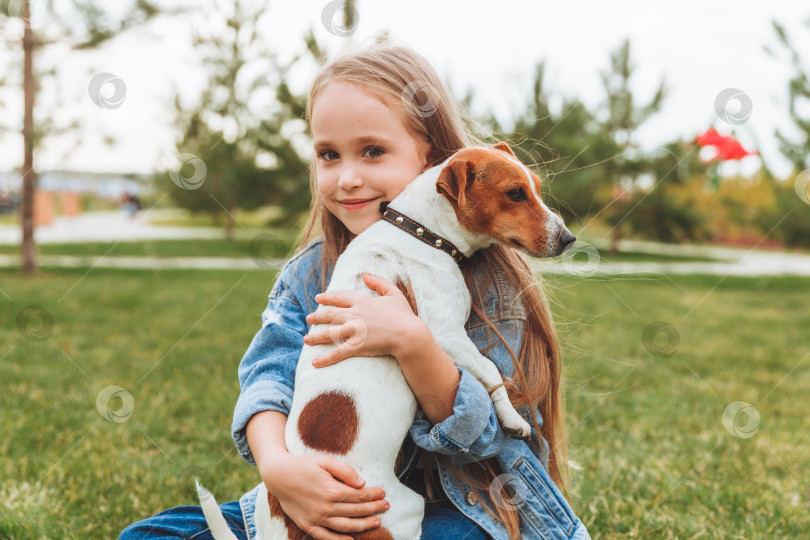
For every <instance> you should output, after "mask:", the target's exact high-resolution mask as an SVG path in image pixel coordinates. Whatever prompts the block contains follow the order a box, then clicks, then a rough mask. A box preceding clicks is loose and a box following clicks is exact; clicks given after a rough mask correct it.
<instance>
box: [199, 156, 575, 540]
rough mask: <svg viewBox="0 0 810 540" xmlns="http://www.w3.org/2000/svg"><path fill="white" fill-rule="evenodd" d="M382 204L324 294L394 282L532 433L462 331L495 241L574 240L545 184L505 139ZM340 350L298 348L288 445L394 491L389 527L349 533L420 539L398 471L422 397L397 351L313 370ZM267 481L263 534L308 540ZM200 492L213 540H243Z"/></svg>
mask: <svg viewBox="0 0 810 540" xmlns="http://www.w3.org/2000/svg"><path fill="white" fill-rule="evenodd" d="M381 209H382V210H383V219H381V220H380V221H378V222H376V223H374V224H373V225H371V226H370V227H368V229H366V230H365V231H364V232H363V233H362V234H360V235H358V236H357V237H356V238H355V239H354V240H353V241H352V242H351V243H350V244H349V245H348V247H347V248H346V250H345V252H344V253H343V254H342V255H341V256H340V257H339V258H338V260H337V263H336V265H335V268H334V271H333V274H332V279H331V282H330V283H329V287H328V288H327V291H346V290H350V291H355V292H359V293H361V294H365V295H368V296H372V295H376V294H377V293H376V292H374V291H371V290H370V289H368V287H366V285H365V283H364V282H363V277H362V276H363V273H364V272H368V273H370V274H373V275H375V276H380V277H383V278H385V279H388V280H389V281H391V282H393V283H396V284H397V286H398V287H399V288H400V289H401V290H402V291H403V293H405V295H406V296H407V297H408V299H409V301H410V303H411V306H412V307H413V308H414V312H415V313H416V314H417V315H418V316H419V317H420V318H421V319H422V320H423V321H424V322H425V324H426V325H427V326H428V328H430V331H431V333H432V334H433V336H434V338H435V339H436V341H437V342H438V344H439V345H440V346H441V347H442V349H444V351H445V352H446V353H447V355H448V356H449V357H450V358H451V359H452V360H453V362H454V363H455V364H456V365H458V366H461V367H463V368H464V369H466V370H468V371H469V372H470V373H471V374H472V375H473V376H474V377H475V378H476V379H478V380H479V381H480V382H481V383H482V384H483V385H484V387H485V388H486V389H487V390H488V391H490V395H491V396H492V401H493V403H494V406H495V410H496V412H497V415H498V419H499V421H500V423H501V425H502V426H503V430H504V432H505V433H506V434H507V435H509V436H511V437H516V438H527V437H529V434H530V428H529V424H528V423H527V422H526V421H525V420H524V419H523V418H522V417H521V416H520V414H518V412H517V411H515V409H514V407H513V406H512V404H511V403H510V401H509V397H508V396H507V393H506V389H505V388H504V386H503V378H502V377H501V374H500V372H499V371H498V369H497V367H496V366H495V364H494V363H493V362H492V361H490V360H489V359H488V358H486V357H484V356H482V355H481V353H479V352H478V349H477V348H476V346H475V344H474V343H473V342H472V341H471V340H470V338H469V337H468V336H467V333H466V331H465V330H464V324H465V322H466V321H467V318H468V317H469V314H470V302H471V298H470V293H469V290H468V289H467V286H466V284H465V283H464V278H463V277H462V274H461V270H460V268H459V264H460V263H461V261H463V260H464V258H466V257H470V256H471V255H472V254H473V253H474V252H475V251H476V250H478V249H481V248H484V247H487V246H489V245H491V244H493V243H494V242H499V243H501V244H503V245H506V246H510V247H513V248H518V249H520V250H522V251H524V252H526V253H528V254H529V255H532V256H534V257H553V256H556V255H560V254H561V253H562V252H563V251H564V250H565V249H566V248H568V247H570V246H571V245H572V244H573V242H574V241H575V240H576V238H575V237H574V235H573V234H571V232H570V231H568V229H566V227H565V225H564V224H563V221H562V219H561V218H560V217H559V216H558V215H556V214H555V213H553V212H552V211H551V210H549V208H548V207H547V206H546V205H545V204H544V203H543V200H542V199H541V197H540V179H539V178H538V177H537V175H535V174H534V173H532V172H531V171H530V170H529V169H528V168H527V167H526V166H525V165H523V164H522V163H521V162H520V161H518V159H517V158H516V157H515V155H514V154H513V153H512V150H511V149H510V148H509V146H507V145H506V144H505V143H498V144H496V145H495V146H492V147H490V148H478V147H476V148H465V149H462V150H459V151H458V152H456V153H455V154H453V155H452V156H451V157H449V158H448V159H447V160H445V162H444V163H442V164H441V165H437V166H435V167H433V168H431V169H428V170H427V171H425V172H424V173H422V174H421V175H420V176H419V177H417V178H416V179H415V180H414V181H413V182H411V183H410V184H409V185H408V186H407V187H406V188H405V189H404V190H403V191H402V193H401V194H400V195H399V196H397V197H396V198H395V199H394V200H393V201H391V203H390V205H386V203H383V204H382V205H381ZM321 308H323V306H320V307H319V308H318V309H319V310H320V309H321ZM325 328H328V325H326V324H319V325H315V326H314V327H313V328H312V329H311V330H310V331H311V332H315V331H318V330H321V329H325ZM336 346H337V345H335V344H320V345H314V346H309V345H306V344H305V345H304V348H303V350H302V351H301V357H300V359H299V361H298V367H297V369H296V372H295V392H294V395H293V402H292V407H291V409H290V414H289V417H288V418H287V427H286V430H285V441H286V444H287V449H288V450H289V451H290V453H293V454H306V453H321V454H327V455H331V456H333V457H335V458H338V459H340V460H342V461H344V462H346V463H348V464H349V465H351V466H352V467H353V468H354V470H355V471H357V473H358V474H359V475H360V477H361V478H363V479H365V480H366V485H367V486H376V487H380V488H382V489H383V490H384V491H385V494H386V499H387V500H388V501H389V503H390V508H389V509H388V510H387V511H385V512H384V513H382V514H380V516H379V517H380V523H381V524H380V526H379V527H378V528H376V529H372V530H369V531H365V532H364V533H356V534H349V536H353V537H354V538H363V539H364V540H371V539H380V540H386V539H388V540H413V539H414V538H419V537H420V535H421V530H422V519H423V517H424V499H423V498H422V497H421V496H420V495H419V494H418V493H416V492H414V491H412V490H411V489H410V488H408V487H407V486H405V485H404V484H402V483H401V482H400V481H399V480H398V479H397V476H396V474H395V472H394V463H395V461H396V458H397V454H398V452H399V449H400V447H401V446H402V443H403V441H404V440H405V436H406V435H407V434H408V429H409V428H410V427H411V424H412V423H413V419H414V415H415V413H416V408H417V401H416V398H415V397H414V395H413V392H412V391H411V388H410V387H409V386H408V384H407V382H406V380H405V377H404V376H403V375H402V371H400V368H399V364H398V363H397V361H396V360H395V359H394V358H393V357H391V356H384V357H369V356H357V357H353V358H347V359H345V360H343V361H342V362H339V363H337V364H334V365H331V366H328V367H325V368H315V367H313V366H312V359H313V358H315V357H316V356H322V355H325V354H327V353H328V352H329V351H330V350H332V349H333V348H334V347H336ZM260 486H261V487H260V491H259V495H258V497H257V500H256V513H255V518H256V538H257V539H259V540H287V539H290V540H291V539H296V538H305V537H306V533H305V532H304V531H302V530H301V529H299V528H298V527H297V526H296V525H295V523H294V522H293V521H292V520H291V519H290V518H289V517H287V516H286V515H285V514H284V512H283V510H282V509H281V505H280V504H279V502H278V499H276V497H275V496H274V495H273V494H271V493H269V492H268V491H267V488H266V487H265V486H264V483H262V484H260ZM197 488H198V494H199V496H200V501H201V505H202V508H203V513H204V514H205V517H206V520H207V521H208V524H209V526H210V528H211V533H212V534H213V536H214V538H216V539H217V540H231V539H233V540H235V539H236V537H235V536H234V535H233V534H232V532H231V530H230V529H229V528H228V526H227V524H226V523H225V520H224V518H223V517H222V513H221V512H220V510H219V507H218V506H217V503H216V501H215V500H214V498H213V497H212V496H211V494H210V493H209V492H208V491H207V490H206V489H205V488H203V487H202V486H200V485H199V483H198V484H197Z"/></svg>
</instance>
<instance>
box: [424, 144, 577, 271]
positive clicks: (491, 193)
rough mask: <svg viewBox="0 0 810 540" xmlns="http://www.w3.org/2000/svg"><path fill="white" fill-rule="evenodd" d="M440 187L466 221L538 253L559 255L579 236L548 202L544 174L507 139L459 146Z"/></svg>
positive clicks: (506, 242) (471, 228)
mask: <svg viewBox="0 0 810 540" xmlns="http://www.w3.org/2000/svg"><path fill="white" fill-rule="evenodd" d="M436 191H437V192H438V193H441V194H442V195H444V196H445V198H447V200H448V201H450V204H452V206H453V209H454V210H455V212H456V217H457V218H458V221H459V224H460V225H461V226H462V227H464V228H465V229H467V230H468V231H471V232H474V233H478V234H484V235H487V236H490V237H492V238H494V239H495V240H497V241H498V242H501V243H502V244H504V245H507V246H510V247H514V248H518V249H523V250H524V251H526V252H528V253H529V254H530V255H532V256H534V257H554V256H556V255H559V254H561V253H562V252H563V251H565V250H566V249H567V248H569V247H571V246H572V245H573V243H574V241H575V240H576V237H575V236H574V235H573V234H571V232H570V231H569V230H568V229H567V228H566V227H565V224H564V223H563V220H562V218H560V216H558V215H557V214H555V213H554V212H552V211H551V210H549V208H548V207H547V206H546V205H545V203H543V199H542V198H541V197H540V179H539V178H538V177H537V175H535V174H534V173H533V172H531V171H530V170H529V168H528V167H526V166H525V165H523V164H522V163H521V162H520V161H519V160H518V159H517V157H515V154H514V153H513V152H512V150H511V149H510V148H509V146H508V145H507V144H505V143H498V144H496V145H495V146H492V147H489V148H465V149H462V150H460V151H458V152H456V153H455V154H454V155H453V156H452V157H451V158H450V159H449V160H448V161H447V162H446V163H445V164H444V168H443V169H442V171H441V172H440V173H439V178H438V180H437V181H436Z"/></svg>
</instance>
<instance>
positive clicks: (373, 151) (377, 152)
mask: <svg viewBox="0 0 810 540" xmlns="http://www.w3.org/2000/svg"><path fill="white" fill-rule="evenodd" d="M365 153H366V155H367V156H368V157H370V158H378V157H380V156H381V155H383V149H382V148H380V147H379V146H369V147H368V148H366V152H365Z"/></svg>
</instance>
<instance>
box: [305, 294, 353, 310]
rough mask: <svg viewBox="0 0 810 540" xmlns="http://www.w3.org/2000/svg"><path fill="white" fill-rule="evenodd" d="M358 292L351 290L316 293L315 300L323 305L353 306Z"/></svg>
mask: <svg viewBox="0 0 810 540" xmlns="http://www.w3.org/2000/svg"><path fill="white" fill-rule="evenodd" d="M354 296H356V293H350V292H326V293H321V294H316V295H315V301H316V302H318V303H319V304H321V305H329V306H338V307H352V305H353V304H354V298H353V297H354Z"/></svg>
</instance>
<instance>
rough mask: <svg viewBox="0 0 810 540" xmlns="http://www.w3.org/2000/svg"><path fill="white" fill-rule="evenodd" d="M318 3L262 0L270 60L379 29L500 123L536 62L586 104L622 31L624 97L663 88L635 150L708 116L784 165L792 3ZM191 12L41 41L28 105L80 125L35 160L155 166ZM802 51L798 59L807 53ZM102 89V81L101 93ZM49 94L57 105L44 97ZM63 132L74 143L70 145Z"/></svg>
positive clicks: (161, 163)
mask: <svg viewBox="0 0 810 540" xmlns="http://www.w3.org/2000/svg"><path fill="white" fill-rule="evenodd" d="M32 4H34V5H35V6H36V4H37V0H33V2H32ZM201 4H202V3H201ZM326 5H327V2H326V1H323V0H318V1H314V0H296V1H294V2H292V1H287V2H280V1H279V2H271V11H270V16H269V17H268V18H267V20H266V22H265V25H264V27H265V32H266V35H267V36H269V39H270V42H271V44H272V47H273V48H274V50H276V51H278V52H279V54H280V55H281V56H282V57H283V58H286V57H289V56H291V55H292V54H294V53H296V52H300V51H302V50H303V47H304V45H303V39H302V36H303V34H304V32H305V31H306V30H307V29H308V28H313V29H314V30H315V33H316V36H317V37H318V38H319V39H320V40H321V42H322V43H324V44H326V45H327V46H328V48H329V50H330V51H338V50H339V49H341V48H345V47H348V46H356V45H358V44H360V45H362V44H364V43H369V42H370V40H371V39H372V38H373V36H375V35H377V34H378V33H380V32H382V31H386V30H387V31H388V32H389V33H390V34H391V35H392V37H394V38H395V39H396V40H398V41H400V42H402V43H406V44H409V45H411V46H413V47H414V48H416V49H417V50H418V51H420V52H421V53H422V54H424V55H425V56H427V57H428V58H429V59H430V60H431V61H432V62H433V64H434V65H435V66H436V67H437V68H438V69H439V71H440V73H442V74H444V75H445V76H446V78H447V80H448V81H449V82H450V84H451V86H452V87H453V89H454V91H455V93H456V95H457V96H458V97H460V96H461V95H462V94H463V93H464V91H465V90H466V89H467V88H471V89H472V90H473V91H474V92H475V96H476V99H475V101H474V109H475V111H476V112H479V113H480V112H483V111H485V110H488V109H490V110H492V111H493V112H494V113H495V115H496V116H497V117H498V118H499V119H500V120H502V121H503V122H504V123H507V124H508V121H509V119H510V118H512V117H513V116H514V115H515V114H516V113H517V112H519V111H520V110H521V108H522V106H523V104H525V103H526V99H527V97H528V95H529V92H530V91H531V80H532V74H533V71H534V65H535V63H536V62H538V61H540V60H545V61H546V64H547V69H546V88H547V90H548V91H549V92H550V93H551V94H552V95H554V96H557V98H558V99H559V97H561V96H572V97H573V96H577V97H579V98H580V99H582V100H583V101H584V102H585V103H586V104H587V105H589V106H591V107H595V106H596V105H597V104H598V103H599V102H600V101H601V99H602V92H603V90H602V85H601V81H600V78H599V72H600V70H605V69H607V68H608V67H609V55H610V52H611V51H612V50H615V49H616V47H618V45H619V44H620V43H621V41H622V40H623V39H624V38H625V37H629V38H630V40H631V45H632V60H633V62H634V64H635V66H636V68H637V70H636V76H635V79H634V81H633V87H634V90H635V93H636V96H637V99H639V100H641V101H642V102H646V100H647V99H649V97H650V96H651V95H652V93H653V92H654V90H655V88H656V86H657V84H658V82H659V81H660V80H661V78H662V77H665V78H666V81H667V83H668V86H669V89H670V94H669V96H668V98H667V100H666V102H665V104H664V107H663V110H662V111H661V112H660V113H659V114H658V115H656V116H655V117H653V118H652V119H650V120H649V122H648V124H647V125H646V126H645V127H644V128H643V129H642V130H641V131H640V132H639V134H638V141H639V142H640V143H641V144H642V145H643V146H645V147H647V148H650V149H651V148H655V147H656V146H658V145H662V144H664V143H666V142H668V141H670V140H672V139H674V138H676V137H679V136H680V137H684V138H689V139H691V138H693V137H694V136H695V135H696V134H697V133H698V132H701V131H703V130H705V129H706V128H708V127H709V126H711V125H714V126H715V127H717V129H718V130H719V131H721V132H723V133H731V131H732V129H734V130H735V131H736V133H737V135H738V137H739V138H740V140H741V141H742V142H743V144H744V145H745V146H747V147H749V148H753V147H755V145H757V144H758V146H759V150H760V152H761V153H762V155H763V157H764V159H765V160H766V161H767V163H768V165H769V166H770V167H771V168H772V169H774V171H775V172H776V173H777V174H779V175H786V174H788V172H789V170H790V165H789V164H788V163H787V161H786V160H785V159H784V158H782V156H781V155H780V154H779V152H778V150H777V146H776V141H775V139H774V136H773V133H774V130H775V129H776V128H777V127H781V129H782V130H783V131H785V132H787V133H793V131H792V126H791V123H790V120H789V118H788V115H787V103H788V91H787V83H788V80H789V78H790V77H791V76H792V75H793V70H792V68H791V67H790V64H789V62H788V57H787V55H786V54H784V52H783V51H782V50H781V48H780V47H779V46H778V45H777V42H776V38H775V35H774V32H773V30H772V28H771V21H772V20H774V19H775V20H777V21H780V22H781V23H783V24H784V25H785V26H786V27H787V29H788V32H789V34H790V35H791V36H793V37H794V41H795V43H796V44H797V46H798V47H799V49H803V50H805V51H810V27H808V26H806V25H805V24H804V21H806V20H808V18H810V4H808V3H807V1H806V0H803V1H798V0H796V1H789V0H779V1H773V2H761V1H753V0H752V1H740V0H736V1H725V0H723V1H720V0H708V1H707V0H702V1H682V2H671V3H662V2H650V1H649V0H648V1H613V2H604V1H601V0H593V1H569V2H542V1H536V2H530V1H517V0H501V1H499V2H494V3H493V2H491V1H478V0H476V1H460V0H458V1H456V0H453V1H436V0H431V1H426V0H411V1H408V2H388V1H376V2H371V1H369V0H365V1H364V0H359V1H358V3H357V10H358V13H359V25H358V26H357V28H356V30H355V32H354V33H353V34H352V35H351V37H350V38H342V37H337V36H334V35H332V34H331V33H330V32H328V31H327V29H326V28H325V26H324V24H323V23H322V12H323V10H324V7H325V6H326ZM192 21H194V17H193V16H187V17H182V18H177V19H173V20H164V21H158V22H157V23H155V24H152V25H150V26H149V27H148V28H147V29H144V30H138V31H136V32H132V33H130V34H128V35H126V36H124V37H122V38H119V39H117V40H116V41H114V42H113V43H111V44H109V45H107V46H105V47H104V48H103V49H101V50H98V51H92V52H90V53H81V54H79V53H75V52H70V51H67V50H59V49H53V50H52V51H51V54H50V55H49V56H48V57H47V58H45V60H46V63H48V64H55V65H57V66H58V70H59V80H58V85H45V86H44V87H43V89H42V93H41V95H40V97H39V100H40V103H41V104H42V106H43V107H44V108H43V109H39V112H40V113H43V112H44V111H46V110H50V111H55V112H54V113H53V116H54V120H55V121H57V122H67V121H69V120H70V119H73V118H79V119H81V120H82V121H83V122H84V129H83V131H82V132H81V133H82V135H81V137H80V138H76V137H68V138H63V139H54V140H52V141H50V143H49V144H47V145H46V146H45V147H44V149H43V151H41V152H40V153H39V154H38V156H37V158H38V161H37V168H38V169H39V170H40V171H42V170H48V169H55V168H59V169H72V170H88V171H111V172H141V173H148V172H152V171H153V170H155V169H158V168H162V167H166V166H168V164H169V163H170V162H171V160H172V158H173V156H174V155H175V153H176V150H175V148H174V145H173V143H174V140H175V138H176V133H175V131H174V129H173V127H172V124H171V122H172V118H173V113H172V106H171V98H172V95H173V89H172V88H173V85H175V86H177V87H179V88H180V90H181V92H182V93H183V94H184V95H186V96H188V97H193V96H196V95H199V93H200V91H201V89H202V85H204V84H205V80H206V72H205V70H204V69H203V68H202V67H201V60H200V59H199V58H197V56H196V55H195V54H194V51H193V49H192V46H191V38H190V30H189V24H190V23H191V22H192ZM3 28H4V29H3V30H2V31H3V32H5V33H6V34H7V35H8V34H13V32H14V31H15V27H14V26H13V21H12V23H8V22H7V24H6V25H5V26H4V27H3ZM764 45H769V46H771V48H772V49H775V50H776V51H779V52H780V54H779V58H777V59H774V58H773V57H771V56H769V55H767V54H766V53H765V52H764V50H763V46H764ZM14 54H17V53H16V52H15V53H14ZM12 61H13V56H12V55H11V53H10V52H9V51H7V50H5V48H4V49H3V50H2V51H0V69H3V70H8V69H9V67H10V65H11V62H12ZM805 61H806V62H810V53H808V54H807V55H806V58H805ZM808 67H810V66H808ZM313 70H314V67H305V66H302V69H301V70H299V71H298V72H297V73H296V74H295V75H294V77H293V78H292V80H291V82H292V86H293V88H294V89H295V90H298V91H305V90H306V89H307V87H308V85H309V82H310V81H311V79H312V76H313ZM98 72H109V73H112V74H114V75H115V76H117V77H119V78H120V79H121V81H123V83H124V85H125V87H126V96H125V98H124V101H123V102H122V103H121V105H120V106H119V107H118V108H115V109H105V108H102V107H99V106H97V105H95V104H94V103H93V102H92V101H91V99H90V98H89V94H88V86H89V84H90V80H91V78H92V77H93V75H94V74H96V73H98ZM12 80H14V79H12ZM727 88H736V89H739V90H740V91H742V92H743V93H744V94H745V95H746V96H748V97H749V98H750V102H751V104H752V110H751V114H750V117H749V118H748V120H747V121H746V122H744V123H742V124H740V125H737V126H734V125H730V124H728V123H725V122H723V121H722V120H721V119H719V118H718V116H717V114H716V113H715V100H716V98H717V96H718V94H720V93H721V92H722V91H724V90H725V89H727ZM112 90H113V87H112V86H111V85H109V86H108V87H107V88H106V90H105V91H106V92H108V93H111V92H112ZM0 96H1V97H2V99H0V101H2V102H3V103H4V105H5V108H4V109H0V125H3V126H6V127H13V128H19V126H20V125H21V121H22V120H21V116H22V114H21V111H22V96H21V92H19V91H18V90H17V89H16V88H6V89H3V90H0ZM57 98H59V99H61V100H62V102H63V106H62V107H61V108H57V107H56V106H55V105H54V104H55V103H56V99H57ZM554 103H555V102H552V105H554ZM732 112H733V111H732ZM105 135H111V136H113V137H114V138H115V139H116V141H117V143H116V145H115V146H112V147H109V146H105V145H104V144H103V143H102V140H103V137H104V136H105ZM77 140H78V141H80V144H79V146H78V147H76V148H73V144H75V142H76V141H77ZM757 159H758V158H748V161H746V162H744V163H743V164H742V172H743V173H749V172H750V171H752V170H755V169H756V168H757V166H758V161H757ZM21 161H22V140H21V137H20V136H19V135H18V134H17V133H11V134H6V135H5V136H2V137H0V171H2V170H11V169H13V168H15V167H19V166H20V164H21Z"/></svg>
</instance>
